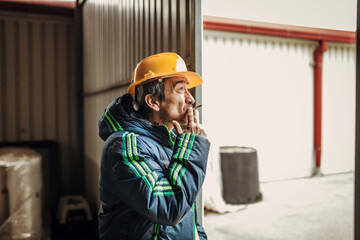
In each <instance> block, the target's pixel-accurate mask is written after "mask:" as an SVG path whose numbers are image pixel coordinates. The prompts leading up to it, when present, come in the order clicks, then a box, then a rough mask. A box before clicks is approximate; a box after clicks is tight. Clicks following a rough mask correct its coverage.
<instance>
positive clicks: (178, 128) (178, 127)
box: [172, 120, 183, 134]
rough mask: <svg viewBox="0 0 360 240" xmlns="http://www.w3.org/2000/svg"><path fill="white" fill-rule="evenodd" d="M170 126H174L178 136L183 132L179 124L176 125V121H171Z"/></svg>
mask: <svg viewBox="0 0 360 240" xmlns="http://www.w3.org/2000/svg"><path fill="white" fill-rule="evenodd" d="M172 124H173V125H174V128H175V130H176V132H177V133H178V134H180V133H182V132H183V130H182V128H181V126H180V123H178V122H177V121H175V120H173V121H172Z"/></svg>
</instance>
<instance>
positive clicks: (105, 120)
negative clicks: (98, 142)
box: [104, 116, 114, 132]
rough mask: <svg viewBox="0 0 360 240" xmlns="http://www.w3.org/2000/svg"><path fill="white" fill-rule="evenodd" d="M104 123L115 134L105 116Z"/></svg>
mask: <svg viewBox="0 0 360 240" xmlns="http://www.w3.org/2000/svg"><path fill="white" fill-rule="evenodd" d="M104 122H105V123H106V125H107V126H108V128H109V130H110V132H113V131H114V130H113V129H112V128H111V126H110V125H109V123H108V120H107V119H106V116H105V118H104Z"/></svg>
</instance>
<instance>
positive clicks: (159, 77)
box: [98, 53, 210, 240]
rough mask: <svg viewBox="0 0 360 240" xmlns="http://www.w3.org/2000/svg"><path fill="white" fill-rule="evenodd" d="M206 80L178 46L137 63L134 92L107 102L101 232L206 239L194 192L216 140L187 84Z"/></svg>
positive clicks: (116, 235)
mask: <svg viewBox="0 0 360 240" xmlns="http://www.w3.org/2000/svg"><path fill="white" fill-rule="evenodd" d="M201 83H202V79H201V78H200V76H199V75H198V74H196V73H194V72H189V71H187V69H186V66H185V63H184V61H183V59H182V58H181V57H179V56H178V55H177V54H175V53H160V54H156V55H153V56H150V57H147V58H145V59H143V60H142V61H141V62H139V63H138V65H137V66H136V68H135V70H134V73H133V79H132V83H131V85H130V87H129V88H128V91H129V93H127V94H125V95H124V96H122V97H119V98H117V99H115V100H114V101H113V102H112V103H111V104H110V105H109V106H108V107H107V109H106V110H105V112H104V115H103V116H102V117H101V119H100V121H99V128H100V136H101V138H102V139H104V140H105V144H104V148H103V152H102V157H101V169H100V181H99V184H100V199H101V206H100V210H99V215H98V220H99V236H100V239H101V240H107V239H172V240H174V239H181V240H187V239H207V238H206V234H205V232H204V230H203V228H202V227H201V226H200V225H198V224H197V220H196V209H195V199H196V196H197V194H198V192H199V191H200V188H201V185H202V183H203V181H204V177H205V170H206V164H207V157H208V152H209V146H210V143H209V141H208V140H207V139H206V138H205V137H204V136H201V135H202V134H201V129H200V126H199V117H198V116H199V114H198V111H197V110H195V111H194V110H193V104H194V102H195V100H194V98H193V97H192V96H191V94H190V92H189V91H188V89H189V88H191V87H195V86H198V85H200V84H201ZM181 126H184V130H183V129H182V127H181Z"/></svg>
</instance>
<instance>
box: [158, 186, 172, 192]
mask: <svg viewBox="0 0 360 240" xmlns="http://www.w3.org/2000/svg"><path fill="white" fill-rule="evenodd" d="M155 190H159V191H164V190H172V186H170V185H169V186H156V187H155V188H154V191H155Z"/></svg>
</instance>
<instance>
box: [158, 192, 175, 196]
mask: <svg viewBox="0 0 360 240" xmlns="http://www.w3.org/2000/svg"><path fill="white" fill-rule="evenodd" d="M169 195H175V193H174V192H153V196H169Z"/></svg>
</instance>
